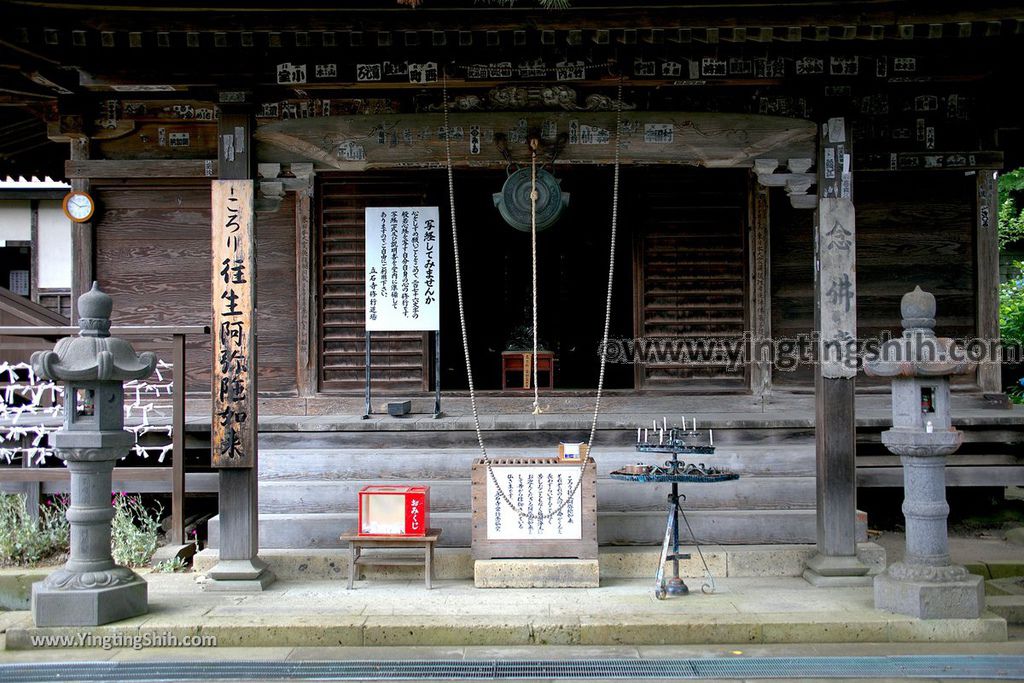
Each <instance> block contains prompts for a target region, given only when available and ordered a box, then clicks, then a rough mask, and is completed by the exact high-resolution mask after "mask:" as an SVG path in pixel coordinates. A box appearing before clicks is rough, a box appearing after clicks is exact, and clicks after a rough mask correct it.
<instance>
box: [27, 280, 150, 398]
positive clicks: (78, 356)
mask: <svg viewBox="0 0 1024 683" xmlns="http://www.w3.org/2000/svg"><path fill="white" fill-rule="evenodd" d="M113 308H114V302H113V300H111V298H110V297H109V296H108V295H107V294H105V293H104V292H102V291H100V288H99V285H98V284H97V283H95V282H93V283H92V289H91V290H90V291H88V292H86V293H85V294H83V295H82V296H80V297H78V316H79V318H78V325H79V328H80V329H79V333H78V336H77V337H65V338H64V339H61V340H60V341H58V342H57V345H56V346H55V347H54V350H53V351H36V352H35V353H33V354H32V369H33V370H34V371H35V373H36V374H37V375H39V376H40V377H42V378H44V379H49V380H53V381H79V382H81V381H115V382H117V381H126V380H133V379H143V378H145V377H149V375H150V374H152V372H153V369H154V368H155V367H156V360H157V359H156V354H154V353H151V352H149V351H145V352H143V353H140V354H136V353H135V349H133V348H132V345H131V344H129V343H128V342H126V341H125V340H124V339H120V338H118V337H111V336H110V312H111V311H112V310H113Z"/></svg>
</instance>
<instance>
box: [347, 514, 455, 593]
mask: <svg viewBox="0 0 1024 683" xmlns="http://www.w3.org/2000/svg"><path fill="white" fill-rule="evenodd" d="M439 538H441V530H440V529H427V535H426V536H360V535H359V534H357V533H356V532H354V531H350V532H348V533H345V534H342V535H341V540H342V541H348V544H349V557H348V587H349V589H351V588H352V587H353V586H352V583H353V581H355V576H356V567H357V566H359V565H392V566H399V565H413V566H418V565H422V566H423V577H424V581H425V582H426V585H427V590H430V582H431V581H432V580H433V578H434V546H435V545H437V539H439ZM378 548H403V549H412V550H416V549H418V548H422V549H423V555H422V556H421V555H418V554H409V555H406V554H398V553H395V554H393V555H392V554H383V555H378V554H372V555H363V550H376V549H378Z"/></svg>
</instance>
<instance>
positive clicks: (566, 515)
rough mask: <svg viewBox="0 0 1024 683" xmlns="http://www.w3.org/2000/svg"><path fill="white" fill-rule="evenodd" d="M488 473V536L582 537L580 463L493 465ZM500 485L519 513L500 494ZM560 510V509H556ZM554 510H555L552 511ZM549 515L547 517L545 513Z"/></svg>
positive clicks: (504, 538)
mask: <svg viewBox="0 0 1024 683" xmlns="http://www.w3.org/2000/svg"><path fill="white" fill-rule="evenodd" d="M493 470H494V478H493V479H492V478H491V477H490V476H488V477H487V538H488V539H491V540H519V539H528V540H569V539H574V540H575V539H581V538H582V537H583V525H582V523H581V521H580V518H581V514H582V513H581V510H580V506H581V505H582V503H583V494H582V487H580V486H577V485H576V483H577V480H578V479H579V476H580V470H579V468H578V467H564V466H559V465H555V466H552V467H536V466H534V467H514V466H513V467H494V468H493ZM494 479H497V481H498V483H499V484H500V485H501V489H502V491H503V492H504V493H505V495H506V496H508V497H509V498H510V499H511V500H512V502H513V503H515V507H516V508H517V509H518V510H521V511H522V512H525V513H526V515H525V516H520V515H519V514H517V512H516V510H513V509H512V507H511V506H509V504H508V503H507V502H506V501H505V500H504V499H503V498H502V497H501V494H500V493H499V492H498V487H497V486H495V483H494ZM556 510H557V512H556ZM552 513H554V514H552ZM547 515H550V517H548V518H546V519H544V518H543V517H545V516H547Z"/></svg>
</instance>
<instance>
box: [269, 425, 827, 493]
mask: <svg viewBox="0 0 1024 683" xmlns="http://www.w3.org/2000/svg"><path fill="white" fill-rule="evenodd" d="M634 438H635V435H634ZM556 448H557V441H555V442H550V443H548V444H546V445H544V446H540V447H520V448H492V449H488V455H489V456H490V457H491V458H492V459H494V460H497V459H501V458H539V457H551V456H553V455H554V454H555V449H556ZM593 455H594V459H595V461H596V463H597V474H598V476H599V477H605V476H608V474H609V473H610V472H611V471H613V470H617V469H619V468H621V467H622V466H624V465H632V464H635V463H637V462H644V463H648V464H654V463H661V462H663V461H664V460H666V459H668V457H669V456H667V455H666V454H657V453H638V452H637V451H636V450H634V449H633V448H632V447H629V448H615V447H604V446H601V447H595V448H594V451H593ZM259 458H260V461H259V470H260V471H259V477H260V480H261V481H281V480H303V479H308V480H313V481H324V480H353V479H358V480H368V479H374V480H376V479H395V480H399V481H409V482H420V481H422V482H429V481H437V480H444V479H460V478H465V477H467V476H469V472H470V468H471V466H472V464H473V461H474V460H477V459H478V458H480V450H479V448H477V447H476V445H475V444H474V447H472V448H424V449H421V448H413V447H405V448H355V447H353V448H266V449H261V450H260V455H259ZM681 459H682V460H684V461H686V462H703V463H705V464H707V465H710V466H714V467H719V468H721V469H725V470H729V471H731V472H736V473H737V474H740V475H772V476H787V477H801V476H811V477H813V476H814V473H815V466H814V444H813V443H807V444H790V445H782V446H778V445H776V446H764V445H758V446H728V447H723V448H720V449H719V450H718V452H716V453H715V454H714V455H695V456H682V458H681Z"/></svg>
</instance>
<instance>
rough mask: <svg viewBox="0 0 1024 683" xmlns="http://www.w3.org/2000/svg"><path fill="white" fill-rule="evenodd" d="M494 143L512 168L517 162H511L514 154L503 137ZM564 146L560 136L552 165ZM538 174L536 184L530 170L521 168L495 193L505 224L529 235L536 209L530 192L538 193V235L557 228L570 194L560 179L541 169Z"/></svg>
mask: <svg viewBox="0 0 1024 683" xmlns="http://www.w3.org/2000/svg"><path fill="white" fill-rule="evenodd" d="M567 137H568V136H566V138H567ZM531 140H532V141H536V142H539V138H531ZM495 142H496V143H497V145H498V149H499V150H500V151H501V153H502V155H504V156H505V158H506V160H507V161H509V165H510V167H511V166H512V165H513V163H514V162H512V159H511V155H510V154H509V152H508V148H507V147H506V145H505V140H504V136H500V135H496V136H495ZM536 142H534V144H536ZM563 145H564V141H563V140H562V136H559V138H558V139H557V140H556V141H555V142H554V143H553V145H552V146H551V147H552V149H551V157H550V159H549V160H548V163H549V164H553V162H554V160H555V157H556V156H557V155H558V152H559V151H561V148H562V146H563ZM536 174H537V177H536V181H534V179H533V174H532V172H531V169H530V168H520V169H518V170H516V171H513V172H511V173H510V174H509V176H508V178H506V179H505V184H504V185H503V186H502V188H501V192H495V193H494V205H495V206H496V207H498V213H500V214H501V217H502V218H503V219H505V222H506V223H508V224H509V225H510V226H512V227H513V228H515V229H516V230H521V231H522V232H530V231H531V228H532V222H531V221H532V215H531V212H532V211H533V210H534V207H533V206H531V202H530V193H531V191H533V190H534V189H535V188H536V192H537V203H536V224H537V231H538V232H540V231H541V230H545V229H547V228H549V227H551V226H552V225H554V224H555V223H556V222H557V221H558V219H559V217H560V216H561V215H562V212H563V211H565V208H566V207H567V206H568V205H569V193H568V192H563V191H562V188H561V183H562V181H561V180H559V179H558V178H555V176H553V175H552V174H551V173H550V172H549V171H546V170H544V169H543V168H538V169H537V171H536Z"/></svg>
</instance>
